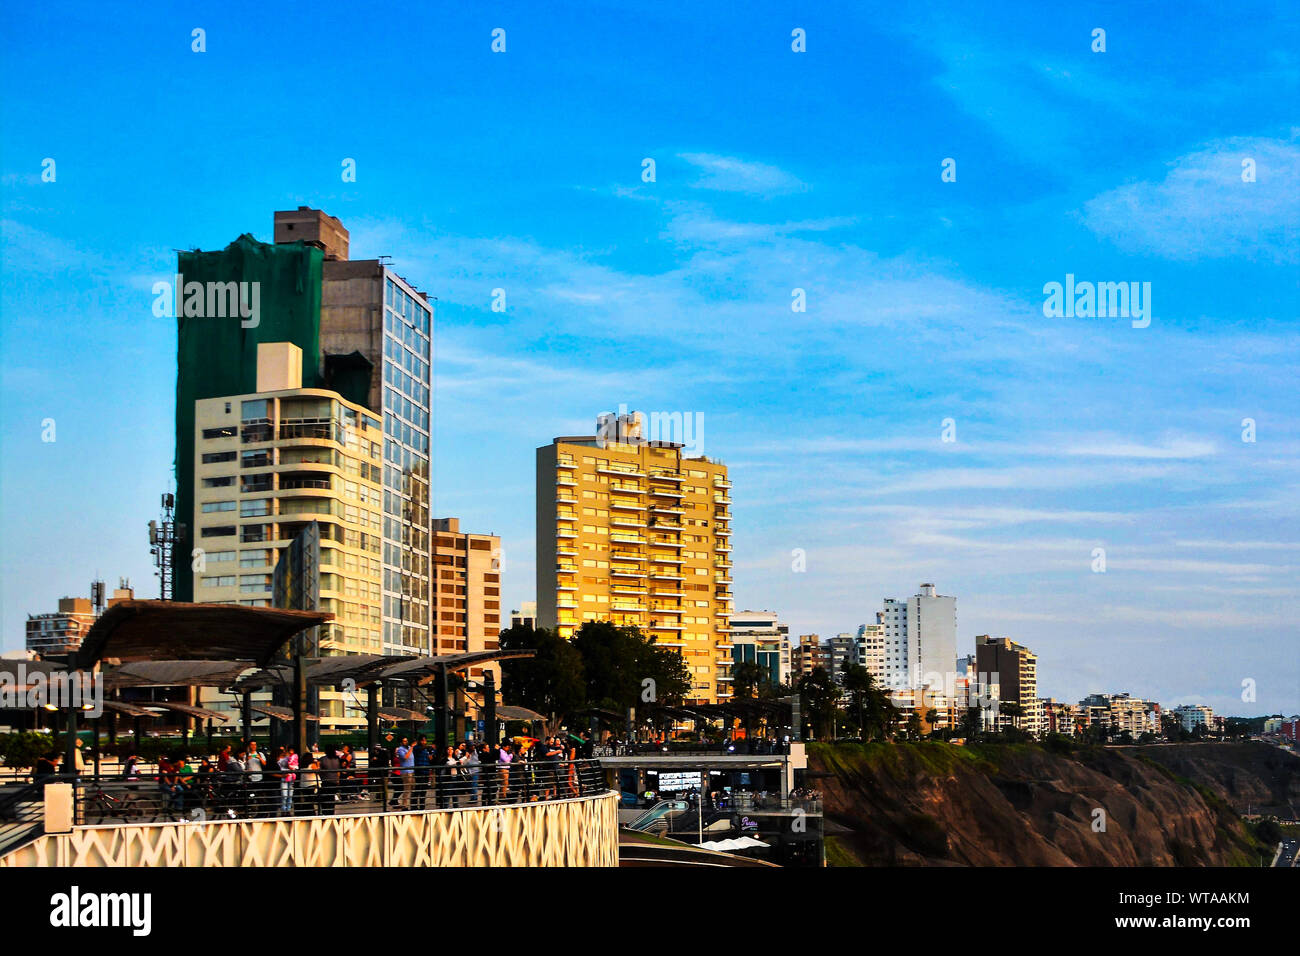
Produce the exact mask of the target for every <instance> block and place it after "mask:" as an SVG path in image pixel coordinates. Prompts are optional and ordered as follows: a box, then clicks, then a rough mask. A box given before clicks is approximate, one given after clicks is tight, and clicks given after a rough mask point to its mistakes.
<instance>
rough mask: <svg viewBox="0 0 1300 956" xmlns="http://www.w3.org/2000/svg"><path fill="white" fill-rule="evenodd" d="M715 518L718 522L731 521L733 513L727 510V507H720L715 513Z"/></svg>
mask: <svg viewBox="0 0 1300 956" xmlns="http://www.w3.org/2000/svg"><path fill="white" fill-rule="evenodd" d="M713 517H714V518H716V519H717V520H718V521H730V520H731V512H730V511H728V510H727V509H726V506H725V505H720V506H719V508H718V510H717V511H715V512H713Z"/></svg>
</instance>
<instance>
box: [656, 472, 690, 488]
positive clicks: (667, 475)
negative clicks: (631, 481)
mask: <svg viewBox="0 0 1300 956" xmlns="http://www.w3.org/2000/svg"><path fill="white" fill-rule="evenodd" d="M650 478H651V480H652V481H674V482H676V483H677V484H679V485H680V484H681V483H682V482H683V481H685V480H686V477H685V476H684V475H678V474H674V473H673V472H671V471H652V472H650Z"/></svg>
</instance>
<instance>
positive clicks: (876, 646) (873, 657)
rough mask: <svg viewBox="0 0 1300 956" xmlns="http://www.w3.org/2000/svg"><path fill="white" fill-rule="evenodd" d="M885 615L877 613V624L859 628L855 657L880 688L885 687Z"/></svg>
mask: <svg viewBox="0 0 1300 956" xmlns="http://www.w3.org/2000/svg"><path fill="white" fill-rule="evenodd" d="M883 618H884V613H883V612H880V611H877V612H876V623H875V624H863V625H861V626H859V627H858V636H857V642H856V645H855V648H854V650H855V657H856V660H857V663H858V664H859V665H860V666H862V667H865V668H866V670H867V673H868V674H870V675H871V679H872V680H873V681H875V682H876V685H877V686H878V687H884V686H885V644H886V641H887V638H886V637H885V625H884V622H883Z"/></svg>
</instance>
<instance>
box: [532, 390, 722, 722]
mask: <svg viewBox="0 0 1300 956" xmlns="http://www.w3.org/2000/svg"><path fill="white" fill-rule="evenodd" d="M596 431H597V433H596V434H595V435H591V436H576V437H561V438H556V439H555V440H554V441H553V442H552V443H551V444H549V445H544V446H542V447H541V448H538V449H537V537H536V540H537V620H538V624H539V626H541V627H545V628H554V629H555V630H556V631H557V632H558V633H559V634H560V635H561V636H563V637H572V636H573V634H574V632H575V631H576V630H577V628H578V627H579V626H580V625H581V624H582V623H583V622H585V621H605V620H608V621H611V622H613V623H615V624H630V625H635V626H636V627H639V628H641V629H642V630H643V631H645V632H647V633H649V634H651V635H653V636H654V637H655V638H657V641H658V643H659V644H660V645H663V646H666V647H672V648H675V649H676V650H677V651H678V653H680V654H681V655H682V657H683V658H684V659H685V661H686V665H687V667H688V669H689V670H690V674H691V690H690V696H689V697H688V700H690V701H692V702H695V703H716V702H717V701H719V700H726V699H728V698H729V697H731V696H732V695H731V690H730V686H729V685H730V680H731V678H730V672H731V665H732V662H733V661H732V655H731V642H730V635H731V627H730V623H729V622H730V618H731V612H732V592H731V584H732V579H731V554H732V549H731V509H730V505H731V496H730V489H731V482H730V481H729V480H728V478H727V468H726V466H725V465H723V464H721V463H720V462H716V461H711V460H710V459H708V458H704V457H695V458H691V457H687V456H686V455H684V454H683V446H682V445H681V444H679V443H675V442H657V441H655V442H652V441H647V440H646V439H644V438H643V437H642V428H641V416H640V415H638V414H636V413H633V414H630V415H606V416H601V417H600V419H598V420H597V426H596Z"/></svg>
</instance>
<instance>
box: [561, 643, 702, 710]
mask: <svg viewBox="0 0 1300 956" xmlns="http://www.w3.org/2000/svg"><path fill="white" fill-rule="evenodd" d="M573 648H574V649H575V650H576V651H577V652H578V654H579V656H580V657H581V658H582V672H583V677H584V683H585V686H586V698H587V701H588V703H589V704H591V705H594V706H597V707H609V708H613V709H616V710H620V711H621V710H626V709H627V708H629V707H636V706H637V705H639V704H648V703H653V704H659V705H667V706H673V705H677V704H680V703H681V702H682V701H683V700H684V699H685V698H686V696H687V694H689V693H690V689H691V675H690V671H689V670H688V669H687V667H686V661H685V660H683V659H682V656H681V655H680V654H679V653H677V651H675V650H672V649H671V648H667V647H658V646H657V645H656V644H655V639H654V638H653V637H647V636H646V635H644V634H642V633H641V631H640V629H639V628H637V627H635V626H632V625H619V624H612V623H610V622H609V621H587V622H586V623H584V624H583V625H582V626H581V627H579V628H578V632H577V633H576V634H574V636H573Z"/></svg>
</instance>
